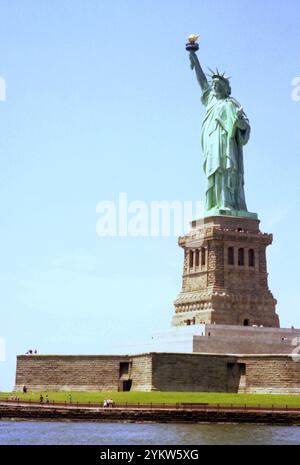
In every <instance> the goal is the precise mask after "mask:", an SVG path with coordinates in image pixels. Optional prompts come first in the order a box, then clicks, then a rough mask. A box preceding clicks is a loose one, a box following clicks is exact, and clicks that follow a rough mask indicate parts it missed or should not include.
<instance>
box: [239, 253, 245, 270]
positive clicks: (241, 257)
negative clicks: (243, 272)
mask: <svg viewBox="0 0 300 465" xmlns="http://www.w3.org/2000/svg"><path fill="white" fill-rule="evenodd" d="M238 264H239V266H244V264H245V251H244V249H239V252H238Z"/></svg>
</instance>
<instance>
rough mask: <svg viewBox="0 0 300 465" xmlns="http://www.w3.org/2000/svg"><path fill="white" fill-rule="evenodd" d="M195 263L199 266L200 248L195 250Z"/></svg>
mask: <svg viewBox="0 0 300 465" xmlns="http://www.w3.org/2000/svg"><path fill="white" fill-rule="evenodd" d="M195 264H196V266H199V249H197V250H196V252H195Z"/></svg>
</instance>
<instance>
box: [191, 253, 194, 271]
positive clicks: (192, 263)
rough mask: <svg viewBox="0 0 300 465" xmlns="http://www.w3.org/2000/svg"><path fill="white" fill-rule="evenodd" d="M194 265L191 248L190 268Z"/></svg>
mask: <svg viewBox="0 0 300 465" xmlns="http://www.w3.org/2000/svg"><path fill="white" fill-rule="evenodd" d="M193 266H194V252H193V250H190V268H193Z"/></svg>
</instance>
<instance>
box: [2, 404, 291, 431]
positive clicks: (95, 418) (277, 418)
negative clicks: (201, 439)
mask: <svg viewBox="0 0 300 465" xmlns="http://www.w3.org/2000/svg"><path fill="white" fill-rule="evenodd" d="M0 420H2V421H3V420H27V421H33V420H35V421H80V422H84V421H90V422H133V423H135V422H136V423H138V422H152V423H199V422H203V423H224V422H225V423H266V424H285V425H299V426H300V411H291V410H290V411H284V410H281V411H280V410H276V409H274V410H265V409H259V410H254V409H251V410H243V409H242V408H241V409H231V408H228V409H227V408H224V409H220V408H216V409H213V408H211V407H210V408H209V409H201V410H195V409H188V408H185V409H166V408H164V409H156V408H155V409H141V408H139V409H119V408H111V409H102V408H82V407H78V408H77V407H72V408H65V407H52V406H49V407H48V406H47V407H45V406H43V407H41V406H32V405H26V406H24V405H4V404H1V405H0Z"/></svg>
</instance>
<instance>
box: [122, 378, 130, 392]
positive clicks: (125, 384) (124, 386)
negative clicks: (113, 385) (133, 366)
mask: <svg viewBox="0 0 300 465" xmlns="http://www.w3.org/2000/svg"><path fill="white" fill-rule="evenodd" d="M131 386H132V379H127V380H125V381H122V385H121V387H122V391H124V392H126V391H130V390H131Z"/></svg>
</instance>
